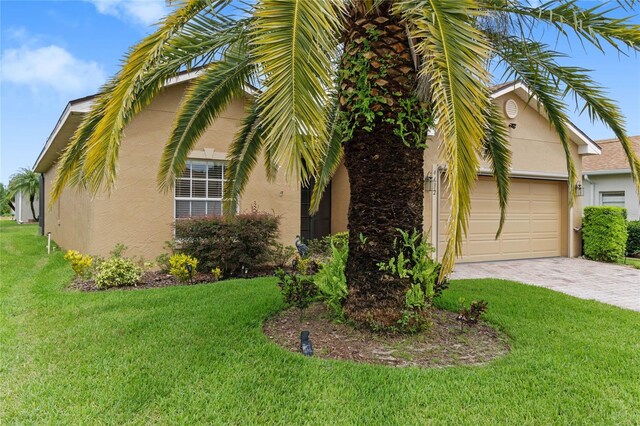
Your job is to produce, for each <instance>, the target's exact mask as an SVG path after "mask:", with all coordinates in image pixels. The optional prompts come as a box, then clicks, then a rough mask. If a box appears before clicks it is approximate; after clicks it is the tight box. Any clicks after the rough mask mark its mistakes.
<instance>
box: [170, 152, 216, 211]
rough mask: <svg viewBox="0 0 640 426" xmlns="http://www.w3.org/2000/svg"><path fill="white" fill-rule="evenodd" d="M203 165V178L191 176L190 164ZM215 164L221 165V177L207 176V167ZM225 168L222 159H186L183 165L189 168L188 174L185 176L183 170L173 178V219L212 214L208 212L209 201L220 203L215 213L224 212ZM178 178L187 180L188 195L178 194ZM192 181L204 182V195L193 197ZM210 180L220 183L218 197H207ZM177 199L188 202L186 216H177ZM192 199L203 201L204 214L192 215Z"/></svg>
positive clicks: (191, 168)
mask: <svg viewBox="0 0 640 426" xmlns="http://www.w3.org/2000/svg"><path fill="white" fill-rule="evenodd" d="M194 164H196V165H204V167H205V176H204V178H202V177H194V176H193V167H192V165H194ZM215 165H219V166H221V167H222V177H221V178H214V177H209V169H210V168H212V166H215ZM226 168H227V162H226V161H224V160H208V159H207V160H204V159H197V158H190V159H188V160H187V167H185V170H187V169H188V170H189V176H188V177H185V175H184V172H183V174H182V175H181V176H178V177H176V180H175V185H174V190H173V219H174V221H175V220H180V219H189V218H193V217H205V216H213V215H214V214H213V213H211V212H209V203H210V202H216V201H217V202H219V203H220V210H219V213H217V212H216V215H218V214H219V215H223V214H224V208H223V199H224V189H225V184H226V182H225V173H226ZM180 180H185V181H187V182H189V197H184V196H178V182H179V181H180ZM193 181H200V182H202V181H204V182H205V186H204V195H205V196H204V197H194V196H193ZM212 182H218V183H220V197H219V198H218V197H209V188H210V186H209V185H210V184H211V183H212ZM178 201H187V202H189V214H188V215H187V216H180V217H178ZM194 201H200V202H204V203H205V214H203V215H197V216H194V215H193V213H192V212H193V202H194Z"/></svg>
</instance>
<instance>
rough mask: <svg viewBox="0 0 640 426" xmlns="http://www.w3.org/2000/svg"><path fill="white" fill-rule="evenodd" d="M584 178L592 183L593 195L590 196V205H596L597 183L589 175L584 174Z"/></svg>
mask: <svg viewBox="0 0 640 426" xmlns="http://www.w3.org/2000/svg"><path fill="white" fill-rule="evenodd" d="M583 179H584V180H586V181H587V182H589V185H591V195H590V196H589V198H590V204H589V205H591V206H595V205H596V183H595V182H594V181H592V180H591V179H589V175H583Z"/></svg>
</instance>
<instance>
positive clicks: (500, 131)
mask: <svg viewBox="0 0 640 426" xmlns="http://www.w3.org/2000/svg"><path fill="white" fill-rule="evenodd" d="M490 108H491V109H490V111H489V115H488V116H487V119H488V122H487V125H488V126H487V132H486V137H485V139H484V140H483V141H482V145H483V147H482V148H483V149H482V154H483V157H484V158H485V159H487V160H488V161H489V164H490V166H491V171H492V172H493V177H494V179H495V181H496V189H497V191H498V203H499V205H500V224H499V225H498V231H497V232H496V239H497V238H498V237H500V234H501V233H502V227H503V226H504V221H505V218H506V215H507V203H508V200H509V183H510V174H511V149H510V148H509V139H508V134H507V129H506V127H505V125H504V119H503V117H502V114H501V113H500V110H499V109H498V107H497V106H496V105H495V104H491V107H490Z"/></svg>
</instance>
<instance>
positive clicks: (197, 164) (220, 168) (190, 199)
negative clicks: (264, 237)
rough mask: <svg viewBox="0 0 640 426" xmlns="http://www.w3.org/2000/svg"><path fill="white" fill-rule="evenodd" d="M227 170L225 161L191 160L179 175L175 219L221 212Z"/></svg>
mask: <svg viewBox="0 0 640 426" xmlns="http://www.w3.org/2000/svg"><path fill="white" fill-rule="evenodd" d="M224 172H225V164H224V162H223V161H199V160H188V161H187V166H186V167H185V169H184V172H183V173H182V175H181V176H180V177H179V178H178V179H176V187H175V217H176V219H180V218H185V217H194V216H211V215H221V214H222V193H223V191H224Z"/></svg>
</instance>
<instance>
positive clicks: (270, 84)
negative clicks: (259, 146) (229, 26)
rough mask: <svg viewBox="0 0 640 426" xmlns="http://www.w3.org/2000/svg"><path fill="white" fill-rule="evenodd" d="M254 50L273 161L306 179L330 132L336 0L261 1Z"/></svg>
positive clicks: (337, 22)
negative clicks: (327, 124) (327, 123)
mask: <svg viewBox="0 0 640 426" xmlns="http://www.w3.org/2000/svg"><path fill="white" fill-rule="evenodd" d="M255 17H256V19H255V22H254V30H253V34H252V36H253V43H254V45H253V53H254V55H255V57H256V60H257V61H258V62H259V63H260V65H261V72H262V74H263V75H264V80H263V81H262V84H261V89H262V92H261V94H260V95H259V97H258V103H259V104H260V105H261V106H262V108H263V113H262V126H263V129H264V138H265V141H266V144H267V148H268V149H269V150H270V151H271V152H272V153H273V160H274V161H275V162H277V163H278V164H279V165H285V164H286V176H287V177H288V178H297V179H298V180H306V179H307V178H308V173H307V171H308V170H311V171H313V170H315V168H316V163H317V162H318V157H319V155H318V154H319V152H320V148H321V147H320V146H319V143H318V141H319V140H324V139H325V137H324V135H323V132H325V128H324V127H325V120H326V110H325V107H324V106H325V105H326V104H327V90H328V88H330V87H331V86H332V85H333V73H332V63H334V61H335V57H336V55H337V52H338V38H337V37H338V34H339V31H340V26H341V20H340V17H339V9H338V8H336V7H335V4H334V2H331V1H318V2H315V1H308V0H261V1H259V2H258V4H257V5H256V7H255Z"/></svg>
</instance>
